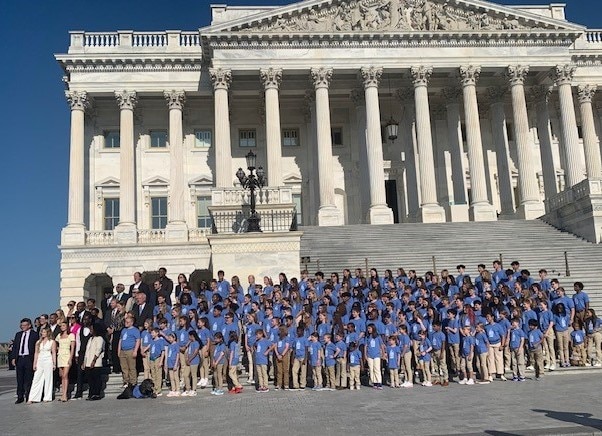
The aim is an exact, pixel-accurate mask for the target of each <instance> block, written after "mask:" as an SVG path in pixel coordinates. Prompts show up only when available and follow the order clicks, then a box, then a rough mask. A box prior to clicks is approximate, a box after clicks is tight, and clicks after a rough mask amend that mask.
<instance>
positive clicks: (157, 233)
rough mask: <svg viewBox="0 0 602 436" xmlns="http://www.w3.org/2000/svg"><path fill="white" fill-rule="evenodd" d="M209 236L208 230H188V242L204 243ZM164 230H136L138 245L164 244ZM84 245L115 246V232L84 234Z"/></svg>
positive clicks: (103, 231) (104, 231)
mask: <svg viewBox="0 0 602 436" xmlns="http://www.w3.org/2000/svg"><path fill="white" fill-rule="evenodd" d="M209 234H211V229H210V228H202V229H201V228H196V229H189V230H188V241H189V242H206V241H207V235H209ZM165 240H166V239H165V230H164V229H151V230H138V235H137V241H138V244H141V245H146V244H161V243H163V242H165ZM85 244H86V245H95V246H109V245H116V244H117V241H116V239H115V232H114V231H113V230H101V231H89V232H86V242H85Z"/></svg>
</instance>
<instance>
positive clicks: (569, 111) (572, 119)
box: [552, 65, 585, 188]
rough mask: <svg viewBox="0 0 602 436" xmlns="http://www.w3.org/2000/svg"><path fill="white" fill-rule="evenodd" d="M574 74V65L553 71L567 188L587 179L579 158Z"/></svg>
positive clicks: (563, 66) (562, 66)
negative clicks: (556, 88)
mask: <svg viewBox="0 0 602 436" xmlns="http://www.w3.org/2000/svg"><path fill="white" fill-rule="evenodd" d="M574 74H575V67H574V66H572V65H559V66H556V68H554V70H553V71H552V78H553V79H554V83H555V84H556V86H558V99H559V101H560V123H561V125H562V129H561V130H562V139H563V143H564V154H565V162H566V168H565V175H566V185H567V188H571V187H573V186H575V185H576V184H577V183H579V182H580V181H582V180H583V179H584V178H585V177H584V174H583V170H584V168H583V166H582V163H581V159H580V157H579V133H578V131H577V118H576V116H575V105H574V103H573V89H572V86H571V81H572V80H573V76H574Z"/></svg>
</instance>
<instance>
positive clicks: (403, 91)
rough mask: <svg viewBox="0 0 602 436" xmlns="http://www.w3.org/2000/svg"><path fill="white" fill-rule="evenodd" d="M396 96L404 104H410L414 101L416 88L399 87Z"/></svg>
mask: <svg viewBox="0 0 602 436" xmlns="http://www.w3.org/2000/svg"><path fill="white" fill-rule="evenodd" d="M395 97H397V99H398V100H399V101H401V102H402V103H403V104H410V103H412V102H413V101H414V90H413V89H410V88H399V89H398V90H397V91H395Z"/></svg>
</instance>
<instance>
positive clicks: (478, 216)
mask: <svg viewBox="0 0 602 436" xmlns="http://www.w3.org/2000/svg"><path fill="white" fill-rule="evenodd" d="M469 216H470V221H497V213H496V211H495V208H494V207H493V206H492V205H491V204H489V203H477V204H471V205H470V209H469Z"/></svg>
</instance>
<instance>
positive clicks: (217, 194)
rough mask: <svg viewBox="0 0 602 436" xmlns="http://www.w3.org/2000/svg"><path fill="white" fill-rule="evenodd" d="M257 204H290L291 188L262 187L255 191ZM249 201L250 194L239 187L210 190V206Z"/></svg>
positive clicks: (231, 204)
mask: <svg viewBox="0 0 602 436" xmlns="http://www.w3.org/2000/svg"><path fill="white" fill-rule="evenodd" d="M255 202H256V203H257V205H258V206H259V205H266V204H290V203H292V202H293V191H292V188H290V187H287V186H281V187H276V188H271V187H268V188H263V189H259V190H257V191H255ZM250 203H251V194H250V192H249V191H248V190H246V189H241V188H215V189H213V190H212V191H211V205H212V206H241V205H248V204H250Z"/></svg>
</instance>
